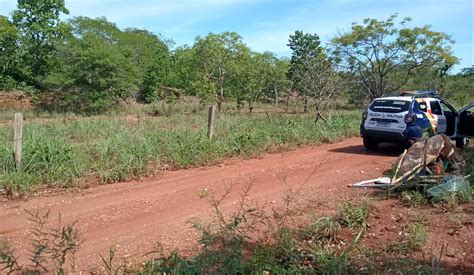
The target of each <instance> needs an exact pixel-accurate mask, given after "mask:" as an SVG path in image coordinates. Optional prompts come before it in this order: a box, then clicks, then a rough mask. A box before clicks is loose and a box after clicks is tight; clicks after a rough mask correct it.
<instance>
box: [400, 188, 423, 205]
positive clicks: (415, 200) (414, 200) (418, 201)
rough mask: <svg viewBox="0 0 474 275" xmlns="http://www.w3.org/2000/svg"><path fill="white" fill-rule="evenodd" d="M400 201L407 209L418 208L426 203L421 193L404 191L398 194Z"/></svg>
mask: <svg viewBox="0 0 474 275" xmlns="http://www.w3.org/2000/svg"><path fill="white" fill-rule="evenodd" d="M400 196H401V201H402V202H403V203H404V204H406V205H407V206H409V207H413V208H416V207H419V206H421V205H423V204H425V203H426V198H425V196H424V195H423V193H420V192H418V191H413V190H405V191H402V193H401V194H400Z"/></svg>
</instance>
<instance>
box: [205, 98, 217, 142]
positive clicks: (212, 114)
mask: <svg viewBox="0 0 474 275" xmlns="http://www.w3.org/2000/svg"><path fill="white" fill-rule="evenodd" d="M215 120H216V106H214V105H213V106H211V107H209V115H208V118H207V137H208V138H209V139H212V136H213V135H214V121H215Z"/></svg>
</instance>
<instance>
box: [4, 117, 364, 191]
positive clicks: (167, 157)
mask: <svg viewBox="0 0 474 275" xmlns="http://www.w3.org/2000/svg"><path fill="white" fill-rule="evenodd" d="M358 122H359V116H358V113H357V112H355V111H353V112H349V111H343V112H341V113H339V114H337V115H334V116H333V117H332V118H331V119H330V121H329V123H328V124H325V123H323V122H321V123H318V124H316V125H315V124H314V122H313V118H312V116H311V115H283V114H275V113H268V114H253V115H249V114H238V113H229V114H219V115H218V118H217V121H216V125H215V129H216V130H215V136H214V138H213V139H212V140H209V139H208V138H207V115H206V114H205V113H196V114H188V115H185V114H176V115H173V116H170V117H150V116H146V115H145V116H138V115H137V116H133V117H130V116H126V117H124V116H122V115H118V116H111V117H106V116H97V117H76V118H71V119H69V118H68V119H57V118H56V119H51V120H49V119H48V120H46V121H32V122H30V121H29V120H28V118H27V120H26V122H25V127H24V137H23V165H22V167H21V169H16V168H15V166H14V163H13V153H12V145H11V144H12V140H13V130H12V129H11V126H10V125H1V126H0V130H1V131H0V188H2V186H3V187H7V188H10V189H14V190H19V191H22V192H31V191H34V190H35V189H36V188H38V187H40V186H57V187H69V186H75V185H76V184H77V183H81V182H84V181H88V180H92V181H99V182H102V183H112V182H118V181H125V180H128V179H131V178H136V177H139V176H144V175H147V174H148V173H150V171H152V168H153V169H155V168H158V167H159V166H164V165H166V166H169V167H171V168H175V169H177V168H186V167H192V166H200V165H210V164H213V163H215V162H217V161H219V160H220V159H222V158H226V157H234V156H237V157H243V158H248V157H253V156H256V155H259V154H262V153H264V152H269V151H278V150H283V149H287V148H295V147H297V146H301V145H308V144H319V143H323V142H332V141H336V140H339V139H341V138H344V137H348V136H353V135H355V134H356V133H357V131H358V129H357V128H358V127H357V125H358Z"/></svg>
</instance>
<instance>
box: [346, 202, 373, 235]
mask: <svg viewBox="0 0 474 275" xmlns="http://www.w3.org/2000/svg"><path fill="white" fill-rule="evenodd" d="M370 212H371V210H370V206H369V205H368V203H367V202H364V201H363V202H361V203H359V204H352V203H350V202H349V201H345V202H343V203H342V205H341V207H340V210H339V215H340V219H341V222H342V223H343V224H345V225H347V227H349V228H350V229H356V228H364V227H365V226H366V225H367V220H368V219H369V215H370Z"/></svg>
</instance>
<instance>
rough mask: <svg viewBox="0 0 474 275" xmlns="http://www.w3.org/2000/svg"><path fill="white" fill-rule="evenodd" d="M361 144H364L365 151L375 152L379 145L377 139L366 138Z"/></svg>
mask: <svg viewBox="0 0 474 275" xmlns="http://www.w3.org/2000/svg"><path fill="white" fill-rule="evenodd" d="M363 142H364V147H365V149H367V150H376V149H377V147H379V144H380V142H379V141H378V140H377V139H375V138H368V137H364V138H363Z"/></svg>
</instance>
